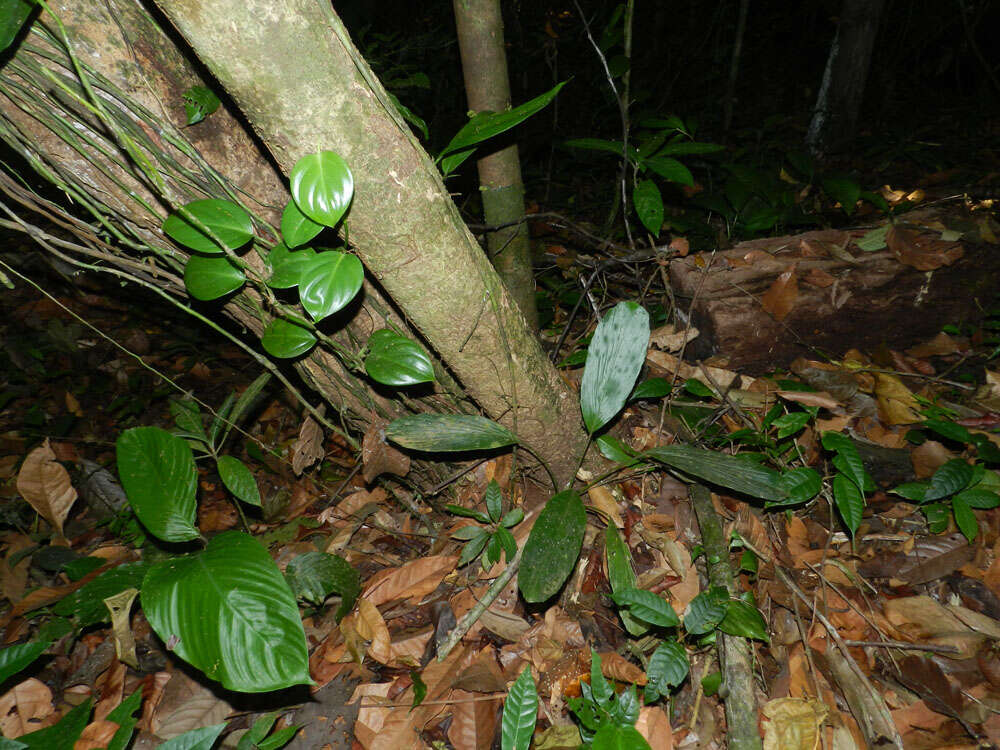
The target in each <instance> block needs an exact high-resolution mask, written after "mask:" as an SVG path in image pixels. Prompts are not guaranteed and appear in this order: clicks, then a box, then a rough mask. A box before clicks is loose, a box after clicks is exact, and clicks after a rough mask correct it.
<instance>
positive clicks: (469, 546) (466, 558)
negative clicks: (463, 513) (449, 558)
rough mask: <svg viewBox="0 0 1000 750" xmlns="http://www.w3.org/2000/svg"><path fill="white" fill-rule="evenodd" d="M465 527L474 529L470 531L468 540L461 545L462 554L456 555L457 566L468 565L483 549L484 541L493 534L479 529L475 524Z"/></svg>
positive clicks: (488, 539)
mask: <svg viewBox="0 0 1000 750" xmlns="http://www.w3.org/2000/svg"><path fill="white" fill-rule="evenodd" d="M466 528H468V529H474V531H473V532H471V534H472V535H471V536H470V537H469V541H468V542H467V543H466V545H465V546H464V547H462V554H461V555H459V556H458V567H462V566H463V565H468V564H469V563H470V562H472V561H473V560H475V559H476V558H477V557H479V555H480V553H482V551H483V549H485V547H486V543H487V542H489V541H490V539H492V538H493V535H492V534H490V532H488V531H487V530H486V529H481V528H479V527H477V526H467V527H466Z"/></svg>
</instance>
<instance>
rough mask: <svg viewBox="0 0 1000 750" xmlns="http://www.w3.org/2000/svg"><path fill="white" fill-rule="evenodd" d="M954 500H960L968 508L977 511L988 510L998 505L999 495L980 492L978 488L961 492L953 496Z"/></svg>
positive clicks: (990, 491)
mask: <svg viewBox="0 0 1000 750" xmlns="http://www.w3.org/2000/svg"><path fill="white" fill-rule="evenodd" d="M955 499H961V500H962V502H964V503H966V504H967V505H968V506H969V507H970V508H978V509H979V510H989V509H990V508H995V507H997V506H998V505H1000V495H998V494H997V493H995V492H993V491H992V490H981V489H979V487H972V488H971V489H967V490H962V491H961V492H959V493H958V494H957V495H955Z"/></svg>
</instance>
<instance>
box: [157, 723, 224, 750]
mask: <svg viewBox="0 0 1000 750" xmlns="http://www.w3.org/2000/svg"><path fill="white" fill-rule="evenodd" d="M225 728H226V722H222V723H221V724H213V725H212V726H210V727H201V728H199V729H192V730H190V731H188V732H185V733H184V734H179V735H177V736H176V737H171V738H170V739H169V740H167V741H166V742H164V743H163V744H161V745H158V746H157V750H212V748H213V747H215V741H216V740H217V739H219V735H220V734H222V730H223V729H225Z"/></svg>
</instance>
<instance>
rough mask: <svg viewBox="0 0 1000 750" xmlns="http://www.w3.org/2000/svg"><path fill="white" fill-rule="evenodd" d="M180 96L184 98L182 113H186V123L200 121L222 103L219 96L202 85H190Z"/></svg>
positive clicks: (192, 123) (191, 123)
mask: <svg viewBox="0 0 1000 750" xmlns="http://www.w3.org/2000/svg"><path fill="white" fill-rule="evenodd" d="M181 98H182V99H184V114H186V115H187V124H188V125H194V124H196V123H199V122H201V121H202V120H204V119H205V118H206V117H208V116H209V115H210V114H212V113H213V112H215V110H217V109H218V108H219V105H220V104H222V102H221V101H219V97H217V96H216V95H215V94H214V93H213V92H212V90H211V89H207V88H205V87H204V86H192V87H191V88H189V89H188V90H187V91H185V92H184V93H183V94H181Z"/></svg>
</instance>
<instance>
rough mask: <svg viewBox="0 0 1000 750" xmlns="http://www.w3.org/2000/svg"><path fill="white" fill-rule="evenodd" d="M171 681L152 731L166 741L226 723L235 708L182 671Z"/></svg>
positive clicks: (160, 703)
mask: <svg viewBox="0 0 1000 750" xmlns="http://www.w3.org/2000/svg"><path fill="white" fill-rule="evenodd" d="M169 677H170V681H169V682H168V683H167V684H166V687H165V688H164V689H163V695H162V698H161V700H160V702H159V705H158V706H157V708H156V714H155V717H152V718H151V725H152V727H151V728H152V731H153V732H154V733H155V734H156V735H158V736H159V737H160V738H162V739H172V738H174V737H176V736H178V735H181V734H184V732H187V731H190V730H192V729H197V728H199V727H207V726H211V725H212V724H219V723H220V722H222V721H223V720H224V719H225V718H226V717H227V716H228V715H229V714H230V713H231V712H232V710H233V707H232V706H231V705H230V704H229V703H227V702H226V701H224V700H223V699H221V698H219V697H218V696H216V695H215V693H214V692H213V691H212V688H210V687H206V686H204V685H201V684H199V683H198V682H196V681H195V680H193V679H191V678H190V677H188V676H187V675H186V674H184V673H183V672H181V671H180V670H176V669H175V670H174V671H173V672H171V673H170V675H169Z"/></svg>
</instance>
